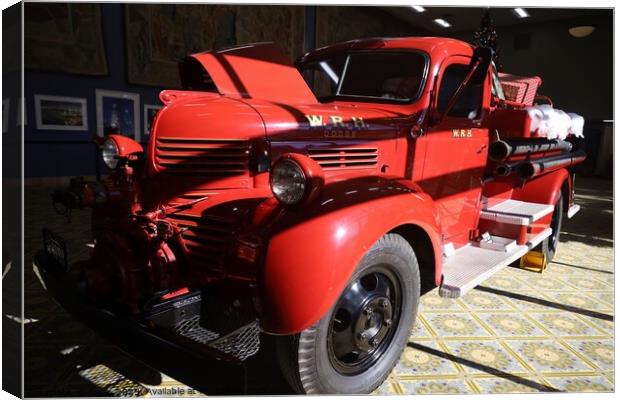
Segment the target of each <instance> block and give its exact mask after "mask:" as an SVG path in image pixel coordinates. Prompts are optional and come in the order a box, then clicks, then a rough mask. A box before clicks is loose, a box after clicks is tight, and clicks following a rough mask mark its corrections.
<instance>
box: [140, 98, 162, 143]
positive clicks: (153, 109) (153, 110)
mask: <svg viewBox="0 0 620 400" xmlns="http://www.w3.org/2000/svg"><path fill="white" fill-rule="evenodd" d="M161 108H162V106H159V105H155V104H145V105H144V136H148V135H149V134H150V132H151V122H153V118H155V114H157V111H159V110H161Z"/></svg>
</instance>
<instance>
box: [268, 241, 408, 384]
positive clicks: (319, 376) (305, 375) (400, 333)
mask: <svg viewBox="0 0 620 400" xmlns="http://www.w3.org/2000/svg"><path fill="white" fill-rule="evenodd" d="M419 298H420V272H419V266H418V262H417V259H416V256H415V253H414V251H413V249H412V248H411V246H410V245H409V243H407V241H406V240H405V239H404V238H403V237H402V236H400V235H397V234H387V235H385V236H383V237H382V238H381V239H379V241H377V242H376V243H375V245H374V246H373V247H372V248H371V249H370V251H369V252H368V253H367V254H366V255H365V256H364V258H363V259H362V261H361V262H360V263H359V265H358V266H357V268H356V270H355V272H354V273H353V275H352V277H351V279H350V280H349V282H348V284H347V287H346V288H345V289H344V291H343V292H342V294H341V295H340V298H339V299H338V301H337V302H336V304H335V305H334V306H333V307H332V309H331V310H330V311H329V312H327V313H326V315H325V316H324V317H323V318H322V319H321V320H320V321H318V322H317V323H316V324H314V325H313V326H311V327H310V328H308V329H306V330H304V331H303V332H301V333H299V334H297V335H291V336H282V337H278V338H277V339H276V340H277V342H276V343H277V347H276V348H277V353H278V361H279V363H280V368H281V369H282V373H283V374H284V376H285V378H286V379H287V381H288V382H289V384H290V385H291V387H292V388H293V389H295V391H297V392H298V393H312V394H321V393H322V394H346V393H360V394H361V393H370V392H372V391H373V390H374V389H376V388H377V387H378V386H379V385H380V384H381V383H382V382H383V381H384V380H385V378H386V377H387V376H388V375H389V373H390V371H391V370H392V368H394V365H395V364H396V362H398V359H399V358H400V355H401V354H402V352H403V350H404V347H405V345H406V344H407V341H408V339H409V335H410V330H411V327H412V325H413V322H414V320H415V316H416V313H417V309H418V302H419Z"/></svg>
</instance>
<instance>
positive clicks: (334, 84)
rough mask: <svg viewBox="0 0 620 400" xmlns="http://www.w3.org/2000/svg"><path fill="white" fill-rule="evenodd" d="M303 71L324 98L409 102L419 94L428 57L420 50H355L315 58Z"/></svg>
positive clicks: (318, 94) (311, 84)
mask: <svg viewBox="0 0 620 400" xmlns="http://www.w3.org/2000/svg"><path fill="white" fill-rule="evenodd" d="M300 69H301V72H302V74H303V76H304V79H305V80H306V82H307V83H308V86H310V88H312V91H313V92H314V95H315V96H316V97H317V98H318V99H319V100H321V101H329V100H331V99H334V98H355V99H359V100H364V99H368V100H373V101H377V100H378V99H379V100H387V101H395V102H405V103H409V102H412V101H415V100H417V99H418V97H419V96H420V93H421V91H422V88H423V87H424V81H425V78H426V69H427V62H426V57H425V56H424V55H423V54H421V53H417V52H400V53H396V52H395V53H388V52H382V53H378V52H375V53H353V54H348V55H340V56H337V57H334V58H331V59H325V60H321V61H313V62H310V63H307V64H304V65H302V66H301V68H300Z"/></svg>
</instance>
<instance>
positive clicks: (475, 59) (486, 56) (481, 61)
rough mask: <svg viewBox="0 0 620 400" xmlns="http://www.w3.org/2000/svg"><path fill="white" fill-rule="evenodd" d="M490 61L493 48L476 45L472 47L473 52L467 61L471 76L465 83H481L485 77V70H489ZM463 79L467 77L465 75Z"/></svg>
mask: <svg viewBox="0 0 620 400" xmlns="http://www.w3.org/2000/svg"><path fill="white" fill-rule="evenodd" d="M492 61H493V50H492V49H491V48H490V47H476V48H475V49H474V54H473V55H472V56H471V61H470V62H469V70H470V71H471V75H472V76H471V78H470V79H469V81H468V82H467V83H465V85H467V84H472V85H480V84H482V83H483V82H484V80H485V78H486V77H487V72H488V71H489V67H490V66H491V62H492ZM468 75H469V74H468ZM465 79H467V77H466V78H465Z"/></svg>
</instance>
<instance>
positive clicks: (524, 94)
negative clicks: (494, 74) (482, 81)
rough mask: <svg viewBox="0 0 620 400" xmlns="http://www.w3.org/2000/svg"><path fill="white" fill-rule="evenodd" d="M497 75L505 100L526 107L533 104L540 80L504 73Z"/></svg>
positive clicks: (533, 77)
mask: <svg viewBox="0 0 620 400" xmlns="http://www.w3.org/2000/svg"><path fill="white" fill-rule="evenodd" d="M498 75H499V81H500V82H501V84H502V90H503V91H504V96H505V97H506V100H510V101H514V102H517V103H522V104H525V105H528V106H531V105H532V104H534V98H535V97H536V91H538V87H539V86H540V84H541V83H542V79H540V78H539V77H538V76H532V77H525V76H517V75H511V74H504V73H499V74H498Z"/></svg>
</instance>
